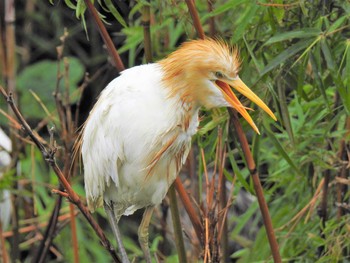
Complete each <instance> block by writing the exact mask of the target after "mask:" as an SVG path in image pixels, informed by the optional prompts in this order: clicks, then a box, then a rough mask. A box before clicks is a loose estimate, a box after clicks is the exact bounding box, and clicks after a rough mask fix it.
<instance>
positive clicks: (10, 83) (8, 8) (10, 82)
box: [4, 0, 20, 262]
mask: <svg viewBox="0 0 350 263" xmlns="http://www.w3.org/2000/svg"><path fill="white" fill-rule="evenodd" d="M4 11H5V14H4V18H5V19H4V20H5V41H4V42H5V68H4V77H5V83H6V85H7V88H8V91H9V92H11V93H12V94H13V96H14V100H15V101H17V96H16V78H15V76H16V67H15V64H16V63H15V59H16V51H15V48H16V36H15V21H16V16H15V1H14V0H5V10H4ZM9 111H10V110H9ZM10 116H11V117H12V116H13V115H12V114H11V113H10ZM10 138H11V144H12V154H11V155H12V167H16V163H17V156H18V154H19V149H18V148H19V147H18V141H17V138H16V136H15V131H14V129H13V128H10ZM14 176H15V177H16V176H17V173H15V174H14ZM13 188H14V189H15V190H18V181H17V180H14V185H13ZM15 192H16V191H15ZM11 201H12V213H11V217H12V219H11V220H12V229H13V233H14V235H13V239H12V251H11V252H12V253H11V258H12V261H13V262H16V261H18V260H19V255H20V248H19V244H20V237H19V233H18V229H19V222H18V221H19V216H18V214H19V213H18V210H19V208H20V207H19V205H18V204H19V197H18V196H17V194H15V193H14V194H12V198H11Z"/></svg>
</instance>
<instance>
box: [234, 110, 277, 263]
mask: <svg viewBox="0 0 350 263" xmlns="http://www.w3.org/2000/svg"><path fill="white" fill-rule="evenodd" d="M233 124H234V126H235V129H236V133H237V135H238V139H239V141H240V143H241V147H242V150H243V154H244V157H245V159H246V162H247V165H248V169H249V171H250V175H251V177H252V179H253V184H254V189H255V193H256V196H257V198H258V203H259V207H260V211H261V214H262V217H263V221H264V225H265V229H266V233H267V238H268V240H269V243H270V247H271V252H272V256H273V259H274V262H276V263H280V262H282V260H281V256H280V253H279V248H278V243H277V240H276V237H275V231H274V229H273V226H272V221H271V217H270V213H269V209H268V207H267V204H266V201H265V197H264V192H263V189H262V187H261V182H260V178H259V173H258V171H257V169H256V165H255V162H254V159H253V156H252V153H251V151H250V148H249V145H248V141H247V138H246V136H245V134H244V132H243V129H242V125H241V123H240V122H239V119H238V115H237V112H234V113H233Z"/></svg>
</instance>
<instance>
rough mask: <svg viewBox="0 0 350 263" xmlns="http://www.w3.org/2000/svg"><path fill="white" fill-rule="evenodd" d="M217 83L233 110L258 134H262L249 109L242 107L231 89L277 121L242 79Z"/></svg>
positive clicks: (218, 81)
mask: <svg viewBox="0 0 350 263" xmlns="http://www.w3.org/2000/svg"><path fill="white" fill-rule="evenodd" d="M215 83H216V85H218V86H219V87H220V89H221V90H222V92H223V94H224V96H225V99H226V101H227V102H228V103H229V104H230V105H231V106H232V108H234V109H235V110H237V111H238V112H239V113H240V114H241V115H242V116H243V118H244V119H246V121H247V122H248V123H249V124H250V126H252V128H253V129H254V130H255V131H256V132H257V133H258V134H260V132H259V129H258V127H256V125H255V123H254V121H253V120H252V118H251V117H250V115H249V114H248V112H247V110H246V109H249V108H247V107H244V106H243V105H242V103H241V102H240V101H239V100H238V98H237V97H236V95H235V94H234V93H233V91H232V89H231V87H232V88H234V89H235V90H237V91H238V92H239V93H241V94H242V95H244V96H246V97H247V98H248V99H249V100H251V101H252V102H254V103H255V104H257V105H258V106H259V107H260V108H262V109H263V110H264V111H265V112H266V113H267V114H269V115H270V116H271V118H272V119H274V120H275V121H276V120H277V119H276V116H275V115H274V114H273V113H272V111H271V110H270V109H269V107H268V106H267V105H266V104H265V103H264V102H263V101H262V100H261V99H260V98H259V97H258V96H257V95H256V94H255V93H254V92H253V91H251V89H250V88H248V87H247V85H245V84H244V82H243V81H242V80H241V79H240V78H238V77H237V78H236V79H234V80H225V82H223V81H221V80H217V81H216V82H215Z"/></svg>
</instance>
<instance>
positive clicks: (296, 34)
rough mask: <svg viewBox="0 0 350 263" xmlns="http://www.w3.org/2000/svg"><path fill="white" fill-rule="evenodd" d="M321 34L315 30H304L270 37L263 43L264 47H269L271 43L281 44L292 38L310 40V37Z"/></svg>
mask: <svg viewBox="0 0 350 263" xmlns="http://www.w3.org/2000/svg"><path fill="white" fill-rule="evenodd" d="M321 33H322V31H321V30H319V29H317V28H304V29H301V30H294V31H289V32H284V33H280V34H277V35H274V36H273V37H271V38H270V39H269V40H268V41H266V42H265V43H264V46H266V45H271V44H273V43H276V42H281V41H285V40H292V39H294V38H311V37H315V36H318V35H320V34H321Z"/></svg>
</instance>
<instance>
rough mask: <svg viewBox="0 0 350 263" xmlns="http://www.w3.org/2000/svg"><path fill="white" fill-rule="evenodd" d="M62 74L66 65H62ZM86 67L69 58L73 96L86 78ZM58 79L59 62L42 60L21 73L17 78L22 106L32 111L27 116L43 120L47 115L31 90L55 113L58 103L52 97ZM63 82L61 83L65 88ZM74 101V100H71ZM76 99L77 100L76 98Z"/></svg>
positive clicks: (26, 112) (26, 113) (70, 83)
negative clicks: (81, 81) (80, 82)
mask: <svg viewBox="0 0 350 263" xmlns="http://www.w3.org/2000/svg"><path fill="white" fill-rule="evenodd" d="M60 67H61V69H60V71H61V73H62V74H63V73H64V65H63V63H61V65H60ZM84 72H85V70H84V66H83V65H82V64H81V62H80V61H79V60H78V59H76V58H69V86H70V93H71V95H72V94H73V92H75V88H76V86H77V84H78V82H79V81H80V80H81V79H82V78H83V76H84ZM56 79H57V61H51V60H42V61H40V62H37V63H35V64H32V65H30V66H28V67H26V68H25V69H24V70H23V71H22V72H20V73H19V75H18V78H17V86H18V92H19V93H20V98H19V100H20V105H21V106H22V107H23V108H24V109H25V108H28V107H30V110H28V111H25V116H27V117H35V118H42V117H45V113H44V111H43V110H42V107H41V106H40V105H39V103H38V102H37V101H36V100H35V99H34V97H33V96H32V94H31V93H30V92H29V90H32V91H33V92H34V93H35V94H37V95H38V96H39V97H40V99H41V101H42V102H43V104H44V105H46V107H47V108H48V109H49V111H51V112H52V111H53V110H55V109H56V103H55V100H54V98H53V96H52V94H53V92H54V91H55V89H56ZM63 82H64V81H63V80H62V81H61V82H60V84H61V85H60V86H61V88H62V87H63ZM71 99H72V101H74V98H73V97H72V98H71ZM75 99H76V98H75Z"/></svg>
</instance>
